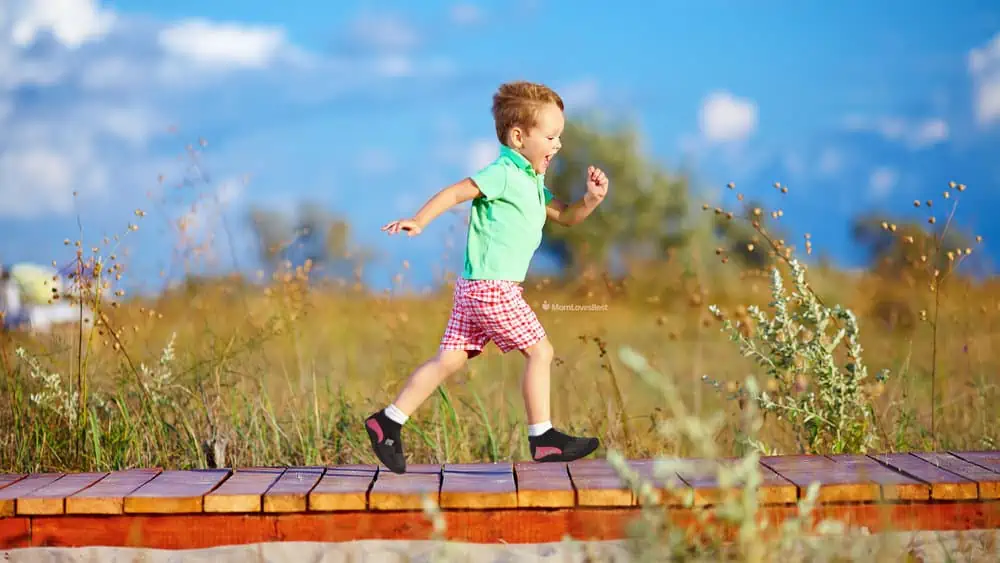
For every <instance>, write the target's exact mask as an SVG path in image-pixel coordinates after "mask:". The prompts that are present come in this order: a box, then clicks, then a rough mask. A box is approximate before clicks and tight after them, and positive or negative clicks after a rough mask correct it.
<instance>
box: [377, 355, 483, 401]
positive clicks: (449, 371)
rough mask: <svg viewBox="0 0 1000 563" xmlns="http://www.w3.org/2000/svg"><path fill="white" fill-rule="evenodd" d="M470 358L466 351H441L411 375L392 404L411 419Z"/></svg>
mask: <svg viewBox="0 0 1000 563" xmlns="http://www.w3.org/2000/svg"><path fill="white" fill-rule="evenodd" d="M468 358H469V353H468V352H466V351H465V350H439V351H438V354H437V355H436V356H434V357H433V358H431V359H430V360H427V361H426V362H424V363H423V365H421V366H420V367H418V368H417V369H415V370H414V371H413V373H411V374H410V377H409V379H407V380H406V384H405V385H403V389H402V390H400V392H399V395H397V396H396V400H395V401H393V402H392V404H393V405H396V408H398V409H399V410H401V411H403V414H405V415H406V416H407V417H409V416H410V415H411V414H413V411H415V410H417V409H418V408H419V407H420V405H422V404H423V403H424V401H426V400H427V398H428V397H430V396H431V393H433V392H434V390H435V389H437V388H438V386H439V385H441V384H442V383H444V381H445V380H446V379H448V378H449V377H451V376H452V375H454V374H455V373H457V372H458V370H460V369H462V366H464V365H465V363H466V361H467V360H468Z"/></svg>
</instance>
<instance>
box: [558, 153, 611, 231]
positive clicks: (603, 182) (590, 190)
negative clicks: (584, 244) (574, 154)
mask: <svg viewBox="0 0 1000 563" xmlns="http://www.w3.org/2000/svg"><path fill="white" fill-rule="evenodd" d="M607 193H608V177H607V176H606V175H605V174H604V172H603V171H602V170H601V169H600V168H597V167H594V166H588V167H587V193H585V194H583V197H581V198H580V199H579V200H577V201H576V203H574V204H572V205H566V204H565V203H563V202H561V201H559V200H557V199H556V198H555V197H554V196H553V195H552V192H550V191H549V190H548V188H546V189H545V200H546V207H545V211H546V215H548V217H549V218H550V219H552V220H553V221H555V222H556V223H559V224H560V225H565V226H567V227H569V226H572V225H576V224H577V223H579V222H580V221H583V220H584V219H586V218H587V217H589V216H590V214H591V213H593V212H594V210H595V209H597V206H598V205H600V204H601V202H602V201H604V196H605V195H607Z"/></svg>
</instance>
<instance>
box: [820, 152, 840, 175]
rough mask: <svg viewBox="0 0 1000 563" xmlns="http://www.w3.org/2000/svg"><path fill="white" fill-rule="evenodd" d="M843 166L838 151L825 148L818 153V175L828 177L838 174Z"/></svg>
mask: <svg viewBox="0 0 1000 563" xmlns="http://www.w3.org/2000/svg"><path fill="white" fill-rule="evenodd" d="M843 165H844V157H843V155H841V154H840V151H838V150H837V149H834V148H826V149H823V152H822V153H820V156H819V163H818V164H817V168H818V169H819V172H820V174H824V175H827V176H829V175H832V174H836V173H837V172H839V171H840V169H841V168H842V167H843Z"/></svg>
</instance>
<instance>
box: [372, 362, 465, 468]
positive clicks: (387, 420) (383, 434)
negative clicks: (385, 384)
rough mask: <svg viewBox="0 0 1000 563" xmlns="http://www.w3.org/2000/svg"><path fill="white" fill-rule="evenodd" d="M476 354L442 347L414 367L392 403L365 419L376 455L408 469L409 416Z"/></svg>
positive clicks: (382, 459) (392, 465)
mask: <svg viewBox="0 0 1000 563" xmlns="http://www.w3.org/2000/svg"><path fill="white" fill-rule="evenodd" d="M475 354H476V353H475V352H467V351H465V350H439V351H438V354H437V355H436V356H434V357H433V358H431V359H430V360H427V361H426V362H424V363H423V364H422V365H421V366H420V367H418V368H417V369H415V370H413V373H411V374H410V377H409V378H408V379H407V380H406V384H405V385H403V389H402V390H401V391H400V392H399V395H397V396H396V400H395V401H393V402H392V404H390V405H389V406H387V407H386V408H384V409H382V410H380V411H378V412H376V413H374V414H372V415H371V416H369V417H368V418H367V419H365V429H366V430H367V431H368V438H369V440H371V444H372V449H373V450H374V451H375V456H376V457H377V458H378V460H379V461H381V462H382V463H383V464H384V465H385V466H386V467H387V468H389V470H390V471H392V472H394V473H405V472H406V457H405V456H404V454H403V441H402V438H401V436H400V431H401V430H402V428H403V425H404V424H406V422H407V420H409V418H410V415H411V414H412V413H413V411H415V410H417V408H419V407H420V405H421V404H423V402H424V401H426V400H427V398H428V397H430V396H431V393H433V392H434V390H435V389H437V387H438V385H441V384H442V383H444V380H445V379H448V377H450V376H451V375H453V374H455V373H456V372H457V371H458V370H460V369H461V368H462V366H464V365H465V362H466V361H468V359H469V357H470V356H472V355H475Z"/></svg>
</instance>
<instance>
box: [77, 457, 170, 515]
mask: <svg viewBox="0 0 1000 563" xmlns="http://www.w3.org/2000/svg"><path fill="white" fill-rule="evenodd" d="M159 473H160V470H159V469H156V468H153V469H128V470H125V471H112V472H111V473H110V474H109V475H108V476H107V477H105V478H104V479H101V480H100V481H98V482H97V483H96V484H95V485H93V486H91V487H87V488H86V489H83V490H82V491H80V492H78V493H75V494H73V495H70V496H69V497H67V498H66V502H65V505H66V507H65V512H66V514H121V513H123V512H124V510H125V497H127V496H128V495H129V494H131V493H132V492H133V491H135V490H136V489H138V488H139V487H141V486H143V485H144V484H146V483H147V482H149V481H150V480H151V479H153V477H156V476H157V475H159Z"/></svg>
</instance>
